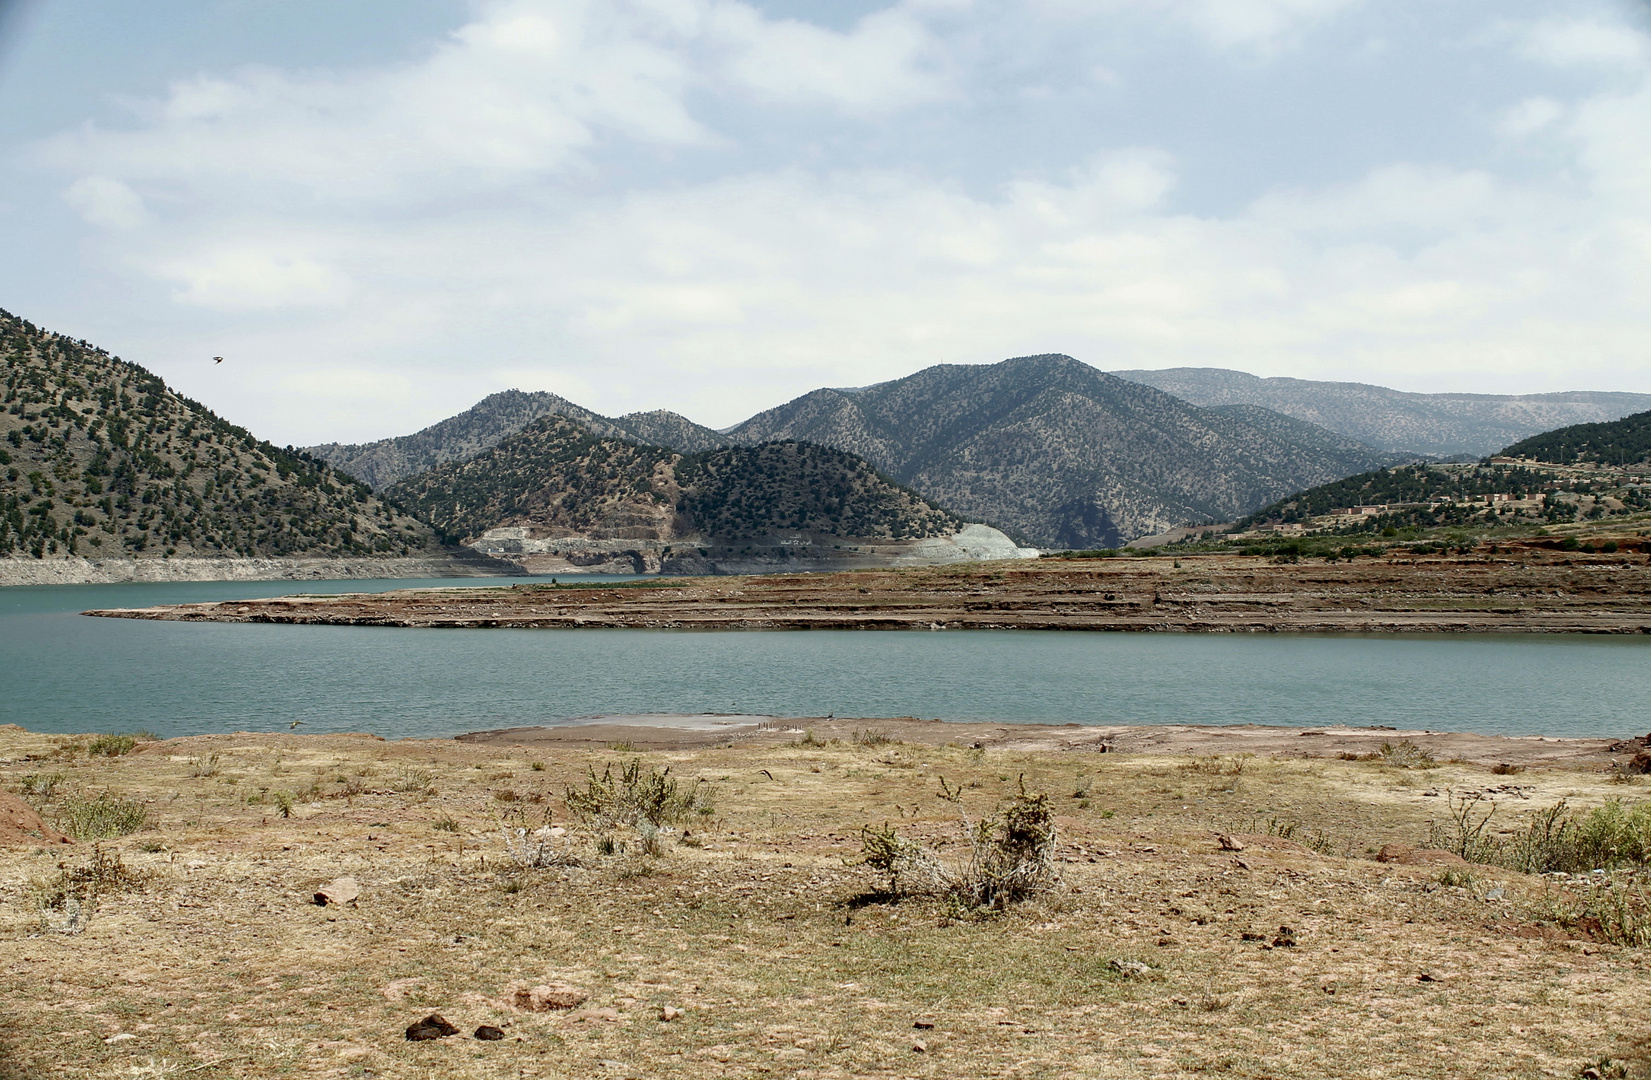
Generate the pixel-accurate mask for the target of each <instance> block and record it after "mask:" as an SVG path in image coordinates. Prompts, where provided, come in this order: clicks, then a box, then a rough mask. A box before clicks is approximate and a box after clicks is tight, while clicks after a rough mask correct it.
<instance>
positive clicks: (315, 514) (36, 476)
mask: <svg viewBox="0 0 1651 1080" xmlns="http://www.w3.org/2000/svg"><path fill="white" fill-rule="evenodd" d="M0 365H3V367H0V378H3V380H4V403H3V406H0V557H5V556H11V557H13V558H26V559H27V558H32V559H36V560H47V559H52V558H58V559H67V558H73V557H76V556H78V557H82V558H88V559H94V560H95V559H113V560H117V561H120V560H138V561H143V560H151V559H162V558H171V557H178V558H184V559H187V558H203V557H204V558H224V557H240V558H262V559H272V558H274V559H280V558H310V559H315V558H322V559H349V558H358V559H359V558H364V557H374V558H380V559H382V558H422V557H426V556H430V555H433V554H437V553H439V552H440V545H439V543H438V541H437V539H436V536H435V534H434V532H433V531H432V530H431V529H430V528H429V527H428V526H426V525H425V524H423V523H422V522H420V521H418V520H416V519H414V518H412V517H409V516H408V515H406V514H404V513H400V512H398V511H396V510H394V509H392V508H391V507H389V506H388V505H386V504H385V503H384V502H383V500H381V499H379V498H377V497H376V496H374V495H373V493H372V492H371V491H369V490H368V489H367V488H366V486H365V485H362V484H358V483H357V482H356V481H355V480H353V479H351V478H350V477H348V476H343V475H340V474H339V473H337V472H335V471H334V470H333V469H332V468H331V467H330V466H328V465H327V464H326V463H324V462H320V461H316V460H314V459H312V458H310V457H308V456H307V455H305V454H302V453H297V452H293V451H290V450H281V449H278V448H277V447H274V446H271V445H270V444H269V443H267V442H263V441H261V440H259V439H256V438H254V437H253V436H252V435H251V434H250V433H248V432H247V431H245V430H244V429H242V428H239V427H236V426H235V425H233V424H230V423H228V422H227V421H225V420H223V419H221V418H219V417H218V416H216V415H214V414H213V413H212V412H211V410H209V409H207V408H205V407H203V406H201V405H199V404H197V403H196V402H193V401H190V400H189V399H187V398H184V397H180V396H179V395H178V394H176V393H174V392H173V391H172V390H171V389H169V388H168V387H167V386H166V384H165V383H164V382H162V381H161V380H160V379H159V378H157V377H156V376H154V375H152V374H150V373H149V372H148V371H145V370H144V369H143V368H141V367H138V366H137V365H136V364H129V363H126V362H125V361H122V360H120V359H118V358H116V357H113V356H110V355H109V354H108V353H107V352H105V351H104V350H102V349H99V348H96V347H94V346H91V345H88V344H87V343H85V342H83V341H75V340H72V339H70V338H66V337H63V336H62V335H60V334H53V333H50V332H48V331H45V330H41V329H39V328H38V327H35V326H33V325H32V324H30V323H28V322H25V321H24V320H22V319H19V318H17V317H15V316H13V315H10V314H9V313H5V312H0ZM77 565H78V564H77ZM11 577H16V575H15V574H12V575H0V578H5V579H8V580H9V579H10V578H11Z"/></svg>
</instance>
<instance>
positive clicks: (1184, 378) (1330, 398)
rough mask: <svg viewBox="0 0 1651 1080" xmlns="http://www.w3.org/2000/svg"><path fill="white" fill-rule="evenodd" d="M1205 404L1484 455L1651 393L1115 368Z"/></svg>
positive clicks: (1423, 449) (1644, 402)
mask: <svg viewBox="0 0 1651 1080" xmlns="http://www.w3.org/2000/svg"><path fill="white" fill-rule="evenodd" d="M1112 374H1114V375H1116V376H1118V377H1119V378H1121V379H1129V380H1130V381H1132V382H1138V383H1142V384H1145V385H1147V386H1152V387H1156V388H1157V389H1159V390H1163V391H1165V392H1166V393H1170V394H1174V395H1175V396H1176V397H1178V398H1182V399H1183V400H1186V401H1190V402H1192V403H1193V404H1195V405H1202V406H1205V407H1225V406H1233V405H1252V406H1254V405H1259V406H1261V407H1262V408H1266V409H1271V410H1272V411H1274V412H1278V413H1283V414H1284V415H1286V416H1293V417H1295V418H1296V419H1298V420H1304V421H1307V422H1308V423H1311V424H1316V425H1318V426H1319V427H1323V428H1326V429H1328V430H1330V431H1334V432H1337V433H1339V434H1341V435H1345V436H1347V437H1348V438H1351V439H1356V440H1358V441H1359V442H1362V443H1364V444H1366V445H1368V446H1372V447H1375V448H1376V449H1378V450H1386V451H1398V452H1409V453H1414V454H1435V455H1472V456H1474V457H1482V456H1484V455H1486V454H1491V453H1495V452H1496V451H1497V450H1498V449H1499V448H1501V447H1504V446H1507V445H1508V444H1509V443H1512V442H1516V441H1518V440H1520V439H1525V438H1528V437H1530V436H1532V435H1535V434H1537V433H1538V432H1543V431H1548V430H1551V429H1553V428H1557V427H1562V426H1566V425H1570V424H1579V423H1597V422H1601V421H1609V420H1616V419H1619V418H1621V417H1624V416H1627V415H1629V414H1630V413H1637V412H1644V411H1645V410H1647V409H1651V394H1628V393H1614V392H1603V391H1587V390H1579V391H1570V392H1566V393H1558V394H1519V395H1512V394H1412V393H1407V392H1405V391H1403V390H1392V389H1389V388H1388V387H1385V386H1372V385H1369V384H1367V383H1351V382H1315V381H1312V380H1308V379H1285V378H1271V379H1263V378H1260V377H1258V376H1255V375H1250V374H1247V373H1245V372H1242V371H1230V370H1227V369H1225V368H1192V367H1182V368H1164V369H1162V370H1159V371H1114V372H1113V373H1112Z"/></svg>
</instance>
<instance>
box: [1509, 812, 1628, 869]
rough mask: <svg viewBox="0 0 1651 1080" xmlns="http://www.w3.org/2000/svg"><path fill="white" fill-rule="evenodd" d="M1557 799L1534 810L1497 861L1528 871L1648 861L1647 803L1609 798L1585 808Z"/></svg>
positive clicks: (1603, 867) (1610, 867) (1617, 865)
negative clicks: (1572, 807)
mask: <svg viewBox="0 0 1651 1080" xmlns="http://www.w3.org/2000/svg"><path fill="white" fill-rule="evenodd" d="M1567 810H1568V807H1567V806H1566V804H1565V801H1564V800H1560V801H1559V802H1557V803H1555V804H1554V805H1553V806H1550V807H1549V808H1548V809H1546V810H1543V811H1541V812H1539V813H1537V814H1536V815H1535V816H1534V817H1533V818H1532V820H1531V823H1530V825H1528V826H1527V827H1526V828H1525V830H1524V831H1523V832H1521V833H1518V834H1517V835H1515V836H1514V837H1513V839H1512V840H1511V841H1510V842H1509V843H1507V844H1506V845H1505V846H1504V847H1503V849H1502V850H1501V851H1500V852H1498V854H1499V855H1500V858H1498V859H1496V860H1495V861H1497V862H1500V863H1502V864H1503V865H1505V866H1507V867H1509V868H1510V869H1513V870H1519V871H1521V872H1523V873H1527V874H1549V873H1554V872H1556V871H1564V872H1565V873H1570V874H1577V873H1585V872H1587V871H1590V870H1616V869H1619V868H1623V867H1641V866H1647V865H1651V803H1636V804H1634V805H1633V806H1628V805H1626V804H1624V803H1623V801H1622V800H1621V799H1611V800H1610V801H1608V802H1606V803H1605V804H1604V805H1603V806H1596V807H1594V808H1593V809H1592V810H1588V811H1585V812H1583V813H1567Z"/></svg>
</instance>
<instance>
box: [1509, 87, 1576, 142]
mask: <svg viewBox="0 0 1651 1080" xmlns="http://www.w3.org/2000/svg"><path fill="white" fill-rule="evenodd" d="M1564 115H1565V106H1563V105H1561V104H1560V103H1559V102H1557V101H1555V100H1554V99H1553V98H1551V97H1529V98H1526V99H1525V100H1524V101H1521V102H1520V103H1519V104H1518V105H1515V106H1514V107H1513V108H1511V109H1508V110H1507V111H1505V112H1504V113H1503V114H1502V116H1501V119H1500V121H1499V122H1498V123H1497V130H1499V131H1500V132H1501V133H1502V134H1503V135H1506V136H1508V137H1509V138H1512V139H1524V138H1528V137H1529V136H1531V135H1535V134H1536V133H1537V132H1539V131H1542V130H1544V129H1546V128H1550V127H1552V126H1553V124H1554V121H1556V120H1558V119H1559V118H1560V117H1562V116H1564Z"/></svg>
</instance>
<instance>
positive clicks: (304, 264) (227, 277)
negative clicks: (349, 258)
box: [152, 237, 389, 312]
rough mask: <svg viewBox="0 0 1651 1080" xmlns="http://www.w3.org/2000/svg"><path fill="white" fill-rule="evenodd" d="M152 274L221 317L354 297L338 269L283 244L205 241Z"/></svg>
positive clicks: (334, 303) (184, 300)
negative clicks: (175, 286) (226, 312)
mask: <svg viewBox="0 0 1651 1080" xmlns="http://www.w3.org/2000/svg"><path fill="white" fill-rule="evenodd" d="M383 269H389V268H388V267H385V268H383ZM152 273H153V274H154V275H155V276H156V277H158V278H160V279H162V280H166V281H172V282H176V283H177V285H178V287H177V289H176V290H175V291H174V292H173V294H172V295H173V298H174V299H175V300H177V301H178V302H179V303H181V304H188V305H190V306H194V307H204V308H211V309H214V310H217V311H231V312H233V311H269V310H277V309H283V308H315V307H322V308H327V307H340V306H342V305H344V304H345V303H347V302H348V301H349V299H350V296H351V294H352V292H353V291H354V290H353V287H352V284H351V282H350V279H349V277H348V276H347V275H346V274H344V273H343V272H342V271H340V270H339V269H338V268H336V267H334V266H331V265H329V264H328V263H327V262H325V261H324V260H322V259H318V258H316V257H314V256H312V255H309V254H306V253H304V252H302V251H301V250H295V249H294V248H292V247H290V246H288V245H286V244H283V243H280V242H275V243H272V244H268V245H257V244H248V243H245V242H242V241H240V240H238V239H230V240H229V241H228V242H227V243H225V242H224V241H217V242H214V241H213V240H212V239H211V238H210V237H201V238H200V240H199V241H198V247H197V249H196V250H195V251H192V252H190V253H188V254H182V255H175V256H171V257H167V256H162V257H160V258H158V259H156V260H155V261H154V263H153V265H152Z"/></svg>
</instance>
